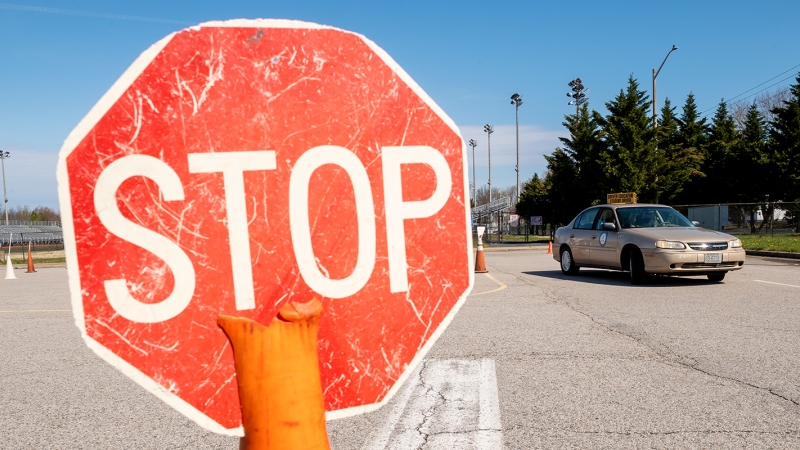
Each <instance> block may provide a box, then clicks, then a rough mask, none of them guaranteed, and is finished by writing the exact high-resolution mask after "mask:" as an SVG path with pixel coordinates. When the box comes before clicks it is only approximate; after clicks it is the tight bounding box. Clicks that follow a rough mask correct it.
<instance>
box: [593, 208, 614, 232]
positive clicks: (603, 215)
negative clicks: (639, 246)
mask: <svg viewBox="0 0 800 450" xmlns="http://www.w3.org/2000/svg"><path fill="white" fill-rule="evenodd" d="M604 223H613V224H614V226H616V225H617V219H616V218H615V217H614V211H612V210H610V209H604V210H602V211H600V217H598V219H597V223H596V224H595V226H594V229H595V230H602V229H603V224H604Z"/></svg>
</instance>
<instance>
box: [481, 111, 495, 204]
mask: <svg viewBox="0 0 800 450" xmlns="http://www.w3.org/2000/svg"><path fill="white" fill-rule="evenodd" d="M483 131H485V132H486V138H487V139H488V140H489V142H488V144H489V145H488V146H487V148H488V149H489V202H490V203H491V201H492V133H494V127H493V126H492V125H491V124H488V123H487V124H486V125H484V126H483Z"/></svg>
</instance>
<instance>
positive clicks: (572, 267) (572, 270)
mask: <svg viewBox="0 0 800 450" xmlns="http://www.w3.org/2000/svg"><path fill="white" fill-rule="evenodd" d="M578 270H580V267H578V265H577V264H575V258H573V257H572V251H571V250H570V249H569V247H564V250H562V251H561V273H563V274H564V275H575V274H577V273H578Z"/></svg>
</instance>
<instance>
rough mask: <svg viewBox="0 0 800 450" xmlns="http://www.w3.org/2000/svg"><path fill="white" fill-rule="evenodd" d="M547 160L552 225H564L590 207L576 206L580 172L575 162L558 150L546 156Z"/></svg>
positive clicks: (547, 182)
mask: <svg viewBox="0 0 800 450" xmlns="http://www.w3.org/2000/svg"><path fill="white" fill-rule="evenodd" d="M544 159H545V160H547V172H548V176H547V177H546V178H545V180H546V187H547V200H548V204H549V205H550V206H551V208H550V209H551V214H550V217H551V218H552V219H551V220H552V223H560V224H564V223H567V222H569V221H570V220H572V218H573V217H574V216H575V214H577V213H578V212H579V211H580V210H581V209H583V208H585V207H586V206H588V205H584V206H583V207H580V206H579V205H577V204H576V201H575V198H577V190H578V185H577V184H576V183H575V180H577V179H578V171H577V168H576V165H575V161H574V160H573V159H572V158H570V156H569V155H568V154H567V153H566V152H564V150H562V149H560V148H557V149H556V150H555V151H554V152H553V154H552V155H550V156H545V157H544Z"/></svg>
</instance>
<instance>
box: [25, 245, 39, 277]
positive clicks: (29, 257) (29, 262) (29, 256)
mask: <svg viewBox="0 0 800 450" xmlns="http://www.w3.org/2000/svg"><path fill="white" fill-rule="evenodd" d="M33 272H36V270H35V269H34V268H33V257H31V243H30V242H28V271H27V272H25V273H33Z"/></svg>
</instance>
